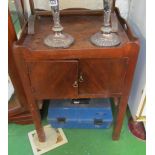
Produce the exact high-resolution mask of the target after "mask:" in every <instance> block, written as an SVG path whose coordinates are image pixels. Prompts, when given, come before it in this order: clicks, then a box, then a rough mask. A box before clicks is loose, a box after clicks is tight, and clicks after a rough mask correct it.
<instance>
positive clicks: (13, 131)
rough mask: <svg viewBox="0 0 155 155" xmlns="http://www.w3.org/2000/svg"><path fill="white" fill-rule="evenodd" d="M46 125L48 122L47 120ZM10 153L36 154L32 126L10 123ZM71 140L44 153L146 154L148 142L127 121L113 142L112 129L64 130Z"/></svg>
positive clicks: (70, 154) (20, 154)
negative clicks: (138, 137) (32, 138)
mask: <svg viewBox="0 0 155 155" xmlns="http://www.w3.org/2000/svg"><path fill="white" fill-rule="evenodd" d="M43 124H44V125H45V124H47V122H46V120H44V121H43ZM8 130H9V132H8V133H9V155H33V153H32V149H31V145H30V143H29V140H28V136H27V134H28V132H29V131H32V130H34V126H33V125H24V126H23V125H16V124H9V129H8ZM64 132H65V135H66V137H67V139H68V143H67V144H65V145H63V146H60V147H58V148H56V149H54V150H52V151H50V152H48V153H45V155H145V154H146V153H145V152H146V145H145V142H143V141H140V140H138V139H137V138H135V137H134V136H133V135H131V133H130V132H129V130H128V127H127V119H126V120H125V121H124V124H123V129H122V134H121V138H120V140H119V141H112V139H111V134H112V127H111V128H110V129H105V130H100V129H96V130H95V129H93V130H92V129H91V130H88V129H64Z"/></svg>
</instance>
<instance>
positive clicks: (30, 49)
mask: <svg viewBox="0 0 155 155" xmlns="http://www.w3.org/2000/svg"><path fill="white" fill-rule="evenodd" d="M68 12H69V11H68ZM115 12H116V14H117V18H118V20H119V25H118V34H119V36H120V37H121V44H120V45H119V46H117V47H111V48H110V47H109V48H106V47H105V48H100V47H96V46H94V45H92V44H91V43H90V41H89V38H90V36H91V35H92V34H94V33H96V32H97V31H99V30H100V27H101V24H102V14H97V15H96V14H95V15H94V14H93V12H92V14H91V13H90V12H89V15H88V14H87V13H88V11H86V14H87V15H86V16H84V11H82V13H81V10H80V11H79V12H77V10H76V14H74V16H73V15H72V11H71V12H70V13H67V15H64V16H62V19H61V20H62V24H63V26H64V28H65V31H66V32H68V33H69V34H71V35H72V36H74V37H75V39H76V42H75V43H74V44H73V46H71V47H70V48H68V49H55V48H49V47H47V46H45V45H44V43H43V39H44V37H46V36H47V35H48V34H50V33H51V25H52V23H51V17H46V16H45V17H41V18H40V19H38V20H36V24H37V27H36V31H35V34H34V35H28V34H25V33H22V36H21V38H20V40H19V41H18V42H16V43H15V44H14V47H13V49H14V58H15V60H16V64H17V66H18V72H19V74H20V79H21V80H22V84H23V87H24V91H25V94H26V97H27V100H28V104H29V106H30V107H31V113H32V115H33V120H34V124H35V126H36V129H37V132H38V137H39V140H40V141H44V140H45V137H44V132H43V129H42V126H41V120H40V116H39V113H38V107H37V106H36V100H37V99H43V98H51V99H52V98H66V97H69V98H81V97H82V98H87V97H89V98H97V97H118V98H120V101H119V104H118V110H117V116H116V119H115V125H114V130H113V139H114V140H118V139H119V136H120V132H121V128H122V123H123V119H124V115H125V112H126V107H127V101H128V97H129V93H130V88H131V84H132V79H133V75H134V69H135V65H136V62H137V57H138V51H139V42H138V39H137V38H135V37H134V36H133V34H132V32H131V30H130V28H129V26H128V25H127V24H126V22H125V21H124V20H123V19H122V18H121V17H120V15H119V12H118V10H117V9H115ZM74 13H75V12H74ZM81 15H82V16H81ZM75 19H76V20H75ZM73 25H74V26H73ZM23 31H24V32H27V27H25V29H23ZM81 74H83V75H82V76H83V78H81ZM55 79H56V80H55ZM63 80H64V81H65V82H63ZM74 80H75V81H78V83H77V84H78V85H76V87H75V89H74V88H73V87H72V86H73V81H74ZM62 86H64V87H65V89H66V92H67V94H65V93H66V92H64V88H62ZM56 87H57V89H59V92H58V91H57V90H56ZM46 89H47V90H46Z"/></svg>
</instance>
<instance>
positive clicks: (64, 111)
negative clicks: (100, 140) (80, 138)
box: [47, 99, 113, 128]
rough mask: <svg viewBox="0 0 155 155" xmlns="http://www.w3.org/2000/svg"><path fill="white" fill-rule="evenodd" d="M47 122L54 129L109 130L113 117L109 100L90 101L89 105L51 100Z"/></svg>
mask: <svg viewBox="0 0 155 155" xmlns="http://www.w3.org/2000/svg"><path fill="white" fill-rule="evenodd" d="M47 120H48V122H49V123H50V124H51V125H52V127H54V128H109V127H110V126H111V124H112V121H113V117H112V111H111V105H110V101H109V99H91V100H90V102H89V104H72V101H71V100H51V101H50V105H49V109H48V118H47Z"/></svg>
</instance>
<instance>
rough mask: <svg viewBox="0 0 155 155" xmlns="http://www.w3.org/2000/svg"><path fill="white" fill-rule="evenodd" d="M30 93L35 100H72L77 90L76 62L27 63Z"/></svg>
mask: <svg viewBox="0 0 155 155" xmlns="http://www.w3.org/2000/svg"><path fill="white" fill-rule="evenodd" d="M28 70H29V78H30V82H31V87H32V92H33V93H34V95H35V97H36V98H37V99H50V98H73V97H76V96H77V92H78V90H77V89H78V88H77V87H76V86H74V83H75V81H76V80H77V79H78V77H77V76H78V61H76V60H66V61H63V60H62V61H61V60H60V61H40V62H29V63H28Z"/></svg>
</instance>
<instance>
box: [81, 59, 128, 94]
mask: <svg viewBox="0 0 155 155" xmlns="http://www.w3.org/2000/svg"><path fill="white" fill-rule="evenodd" d="M127 62H128V61H127V59H123V58H122V59H85V60H80V65H79V95H86V96H87V95H95V94H96V95H97V94H98V95H100V94H101V95H102V94H104V95H105V96H108V95H110V94H113V93H121V90H122V88H123V85H124V79H125V74H126V69H127Z"/></svg>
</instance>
